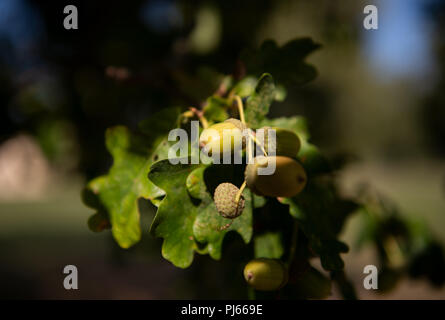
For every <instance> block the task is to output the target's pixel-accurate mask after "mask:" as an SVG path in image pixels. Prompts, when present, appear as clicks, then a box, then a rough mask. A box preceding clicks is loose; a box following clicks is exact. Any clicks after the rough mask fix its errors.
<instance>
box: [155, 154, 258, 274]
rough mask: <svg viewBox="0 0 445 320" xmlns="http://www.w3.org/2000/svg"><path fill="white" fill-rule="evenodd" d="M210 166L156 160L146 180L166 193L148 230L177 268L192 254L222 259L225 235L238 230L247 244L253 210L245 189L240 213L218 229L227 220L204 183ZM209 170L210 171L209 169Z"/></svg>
mask: <svg viewBox="0 0 445 320" xmlns="http://www.w3.org/2000/svg"><path fill="white" fill-rule="evenodd" d="M211 167H213V166H206V165H203V164H180V163H179V164H176V165H173V164H171V163H170V162H169V161H168V160H163V161H159V162H157V163H155V164H153V166H152V167H151V170H150V173H149V179H150V180H151V181H153V182H154V183H155V184H156V185H157V186H159V187H160V188H162V189H163V190H164V191H165V192H166V196H165V197H164V199H163V200H162V201H161V203H160V204H159V207H158V211H157V213H156V216H155V219H154V220H153V224H152V226H151V232H152V233H153V234H154V235H155V236H156V237H160V238H163V239H164V241H163V244H162V256H163V257H164V258H165V259H167V260H169V261H170V262H172V263H173V264H174V265H175V266H177V267H180V268H187V267H188V266H190V264H191V263H192V261H193V253H194V251H197V252H198V253H209V254H210V256H211V257H212V258H214V259H220V258H221V249H222V242H223V239H224V235H225V234H226V233H227V232H229V231H231V230H235V231H237V232H238V233H239V234H240V235H241V237H242V238H243V240H244V241H245V242H246V243H248V242H249V241H250V239H251V237H252V209H251V204H250V202H251V201H250V197H249V195H248V194H247V192H245V193H244V194H243V195H244V197H245V198H246V205H245V209H244V211H243V214H242V215H241V216H240V217H239V218H237V219H235V220H234V221H233V224H232V226H231V227H230V228H228V229H227V230H218V228H219V227H222V226H224V225H226V224H227V223H228V222H229V220H228V219H225V218H222V217H221V216H220V215H219V214H218V212H217V210H216V207H215V205H214V202H213V199H212V196H211V191H210V190H208V187H207V185H206V184H205V182H204V180H205V178H204V176H205V174H206V171H207V170H208V169H209V168H211ZM210 172H212V170H210Z"/></svg>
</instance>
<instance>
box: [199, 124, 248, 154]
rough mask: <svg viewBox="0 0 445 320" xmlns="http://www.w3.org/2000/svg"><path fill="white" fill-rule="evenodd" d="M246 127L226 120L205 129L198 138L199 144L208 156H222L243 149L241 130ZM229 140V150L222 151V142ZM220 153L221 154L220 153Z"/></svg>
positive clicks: (243, 141) (243, 138)
mask: <svg viewBox="0 0 445 320" xmlns="http://www.w3.org/2000/svg"><path fill="white" fill-rule="evenodd" d="M244 129H246V126H245V125H244V124H243V123H242V122H241V121H239V120H237V119H233V118H231V119H227V120H226V121H224V122H220V123H216V124H214V125H212V126H210V127H209V128H207V129H205V130H204V131H203V132H202V133H201V136H200V137H199V144H200V146H201V147H202V148H203V151H204V152H206V153H207V154H208V155H209V156H211V155H212V154H213V153H220V154H224V153H227V152H233V150H242V149H244V148H245V145H246V141H245V140H246V139H245V137H243V130H244ZM225 140H230V149H229V150H224V141H225ZM221 151H222V152H221Z"/></svg>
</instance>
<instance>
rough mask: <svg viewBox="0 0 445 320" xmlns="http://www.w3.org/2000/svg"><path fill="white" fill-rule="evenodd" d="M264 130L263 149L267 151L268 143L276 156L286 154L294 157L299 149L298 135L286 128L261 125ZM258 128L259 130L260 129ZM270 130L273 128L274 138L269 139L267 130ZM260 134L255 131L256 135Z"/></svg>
mask: <svg viewBox="0 0 445 320" xmlns="http://www.w3.org/2000/svg"><path fill="white" fill-rule="evenodd" d="M261 129H263V130H264V141H263V145H264V149H265V150H266V152H268V153H269V144H270V147H271V150H273V149H275V155H277V156H286V157H291V158H295V157H296V156H297V154H298V151H300V146H301V142H300V138H298V136H297V135H296V134H295V133H294V132H292V131H290V130H286V129H282V128H277V127H263V128H261ZM261 129H259V130H261ZM270 130H275V139H271V141H269V135H270V134H269V132H270ZM259 135H260V134H258V131H257V137H258V136H259Z"/></svg>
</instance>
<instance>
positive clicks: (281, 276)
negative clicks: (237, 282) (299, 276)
mask: <svg viewBox="0 0 445 320" xmlns="http://www.w3.org/2000/svg"><path fill="white" fill-rule="evenodd" d="M288 278H289V275H288V271H287V268H286V266H285V265H284V264H283V263H282V262H281V261H280V260H278V259H268V258H259V259H254V260H252V261H250V262H249V263H248V264H246V266H245V267H244V279H245V280H246V281H247V283H248V284H249V285H250V286H251V287H253V288H254V289H256V290H260V291H274V290H279V289H281V288H282V287H283V286H284V285H286V283H287V280H288Z"/></svg>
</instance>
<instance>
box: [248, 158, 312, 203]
mask: <svg viewBox="0 0 445 320" xmlns="http://www.w3.org/2000/svg"><path fill="white" fill-rule="evenodd" d="M274 160H275V161H276V167H275V172H273V174H271V175H259V174H258V169H259V168H266V167H268V166H269V165H270V161H274ZM244 174H245V179H246V183H247V187H249V188H250V190H252V192H253V193H255V194H257V195H260V196H268V197H287V198H290V197H293V196H295V195H297V194H299V193H300V192H301V191H302V190H303V189H304V187H305V186H306V182H307V176H306V172H305V171H304V169H303V166H302V165H301V164H300V163H299V162H297V161H295V160H294V159H292V158H289V157H284V156H277V157H256V158H254V163H252V164H248V165H247V166H246V170H245V172H244Z"/></svg>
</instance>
